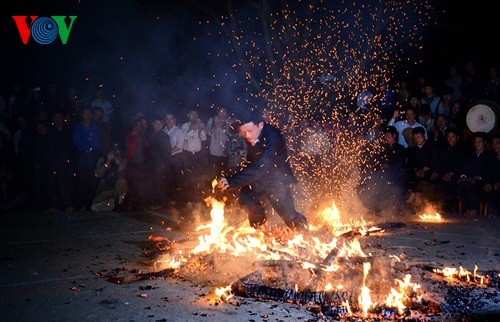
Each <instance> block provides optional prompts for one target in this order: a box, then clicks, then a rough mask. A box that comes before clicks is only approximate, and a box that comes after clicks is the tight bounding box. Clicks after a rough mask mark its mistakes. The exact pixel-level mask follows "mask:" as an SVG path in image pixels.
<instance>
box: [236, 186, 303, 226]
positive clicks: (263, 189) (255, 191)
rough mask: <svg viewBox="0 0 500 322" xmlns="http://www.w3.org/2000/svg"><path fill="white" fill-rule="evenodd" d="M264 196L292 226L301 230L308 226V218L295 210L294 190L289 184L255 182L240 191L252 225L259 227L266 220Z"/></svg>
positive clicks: (241, 200) (241, 201)
mask: <svg viewBox="0 0 500 322" xmlns="http://www.w3.org/2000/svg"><path fill="white" fill-rule="evenodd" d="M264 198H267V200H268V201H269V203H270V204H271V206H272V207H273V208H274V210H276V212H277V213H278V215H279V216H280V217H281V219H283V221H284V222H285V223H286V225H287V226H288V227H290V228H296V229H299V230H302V229H305V228H307V219H306V217H304V215H302V214H300V213H298V212H297V211H296V210H295V205H294V202H293V197H292V191H291V189H290V186H289V185H288V184H279V183H278V184H276V185H273V186H268V185H259V184H258V183H257V184H253V185H252V188H250V187H249V186H246V187H243V188H242V189H241V191H240V198H239V200H240V203H241V205H242V206H243V207H244V208H245V209H246V211H247V212H248V220H249V222H250V225H251V226H252V227H258V226H260V225H262V224H263V223H264V222H265V221H266V211H265V208H264V202H265V200H264Z"/></svg>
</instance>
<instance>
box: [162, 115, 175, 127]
mask: <svg viewBox="0 0 500 322" xmlns="http://www.w3.org/2000/svg"><path fill="white" fill-rule="evenodd" d="M175 121H176V120H175V117H174V116H173V115H172V114H167V115H165V123H166V124H167V128H169V129H171V128H172V127H174V126H175Z"/></svg>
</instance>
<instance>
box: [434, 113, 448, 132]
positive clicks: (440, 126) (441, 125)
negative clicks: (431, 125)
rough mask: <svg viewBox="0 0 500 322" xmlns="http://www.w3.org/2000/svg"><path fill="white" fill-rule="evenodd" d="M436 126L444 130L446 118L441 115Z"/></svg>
mask: <svg viewBox="0 0 500 322" xmlns="http://www.w3.org/2000/svg"><path fill="white" fill-rule="evenodd" d="M436 124H437V126H438V128H440V129H444V128H445V127H446V117H445V116H443V115H439V116H438V117H437V119H436Z"/></svg>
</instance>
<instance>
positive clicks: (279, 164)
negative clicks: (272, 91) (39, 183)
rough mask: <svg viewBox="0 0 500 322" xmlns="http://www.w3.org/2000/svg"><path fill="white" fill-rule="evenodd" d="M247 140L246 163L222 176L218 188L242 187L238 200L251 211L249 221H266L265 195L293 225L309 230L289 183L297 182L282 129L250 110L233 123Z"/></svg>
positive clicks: (292, 226)
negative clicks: (225, 176)
mask: <svg viewBox="0 0 500 322" xmlns="http://www.w3.org/2000/svg"><path fill="white" fill-rule="evenodd" d="M233 127H234V129H235V130H237V131H238V132H239V135H240V136H241V137H242V138H243V139H244V140H245V141H246V142H247V146H248V149H247V150H248V152H247V165H246V167H243V168H242V169H241V170H240V171H238V172H236V173H234V174H233V175H231V176H229V177H227V178H221V179H220V180H219V185H218V186H219V188H221V189H222V190H226V189H228V188H241V189H240V197H239V201H240V203H241V204H242V206H243V207H244V208H245V209H246V210H247V212H248V219H249V221H250V225H251V226H253V227H259V226H261V225H262V224H264V223H265V222H266V212H265V209H264V207H263V206H262V203H261V199H262V198H263V197H266V198H267V200H268V201H269V202H270V203H271V205H272V207H273V208H274V209H275V210H276V212H277V213H278V215H279V216H280V217H281V218H282V219H283V221H284V222H285V223H286V225H287V226H288V227H290V228H292V229H297V230H306V229H307V220H306V218H305V217H304V215H302V214H300V213H298V212H297V211H296V210H295V206H294V202H293V197H292V192H291V189H290V184H292V183H295V182H297V179H296V178H295V176H294V174H293V172H292V169H291V168H290V164H289V163H288V155H287V148H286V145H285V139H284V137H283V135H282V134H281V131H280V130H279V129H278V128H276V127H274V126H272V125H270V124H267V123H265V122H264V119H263V118H262V115H261V114H260V113H259V112H258V111H256V110H252V111H248V112H247V113H245V114H244V115H242V116H241V117H240V118H239V119H238V121H237V122H236V123H234V124H233Z"/></svg>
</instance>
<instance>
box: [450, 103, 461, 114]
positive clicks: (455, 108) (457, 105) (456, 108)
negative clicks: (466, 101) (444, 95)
mask: <svg viewBox="0 0 500 322" xmlns="http://www.w3.org/2000/svg"><path fill="white" fill-rule="evenodd" d="M460 107H461V105H460V103H459V102H455V103H453V105H452V106H451V111H452V112H453V114H455V113H457V112H458V111H459V110H460Z"/></svg>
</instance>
